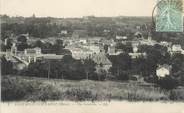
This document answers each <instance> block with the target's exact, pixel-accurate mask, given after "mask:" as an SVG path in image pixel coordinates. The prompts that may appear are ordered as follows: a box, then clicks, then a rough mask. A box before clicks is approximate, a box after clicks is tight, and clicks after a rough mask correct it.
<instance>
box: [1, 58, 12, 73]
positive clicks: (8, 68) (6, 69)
mask: <svg viewBox="0 0 184 113" xmlns="http://www.w3.org/2000/svg"><path fill="white" fill-rule="evenodd" d="M0 63H1V74H2V75H7V74H12V73H13V64H12V62H10V61H7V60H6V58H5V56H2V57H1V62H0Z"/></svg>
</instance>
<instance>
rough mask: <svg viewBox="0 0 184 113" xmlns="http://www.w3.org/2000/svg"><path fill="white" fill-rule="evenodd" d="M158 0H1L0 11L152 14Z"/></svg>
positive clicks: (64, 14)
mask: <svg viewBox="0 0 184 113" xmlns="http://www.w3.org/2000/svg"><path fill="white" fill-rule="evenodd" d="M155 3H156V0H0V13H1V14H7V15H9V16H24V17H29V16H32V15H33V14H35V15H36V16H37V17H48V16H49V17H62V18H65V17H82V16H90V15H93V16H103V17H106V16H107V17H108V16H151V14H152V10H153V7H154V4H155Z"/></svg>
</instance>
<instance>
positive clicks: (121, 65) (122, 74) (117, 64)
mask: <svg viewBox="0 0 184 113" xmlns="http://www.w3.org/2000/svg"><path fill="white" fill-rule="evenodd" d="M110 60H111V62H112V67H111V68H110V71H111V72H112V74H114V75H116V78H118V79H121V80H126V79H128V77H127V76H128V73H129V70H131V57H130V56H129V55H128V54H126V53H122V54H120V55H117V56H110Z"/></svg>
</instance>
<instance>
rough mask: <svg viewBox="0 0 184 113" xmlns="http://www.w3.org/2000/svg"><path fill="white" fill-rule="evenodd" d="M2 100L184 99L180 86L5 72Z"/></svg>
mask: <svg viewBox="0 0 184 113" xmlns="http://www.w3.org/2000/svg"><path fill="white" fill-rule="evenodd" d="M2 100H3V101H14V100H20V101H22V100H26V101H40V100H41V101H47V100H72V101H103V100H105V101H111V100H128V101H159V100H164V101H168V100H174V101H184V88H183V87H182V88H180V89H179V88H178V89H174V90H171V91H166V90H161V89H160V88H159V87H153V86H152V85H150V84H147V83H138V82H132V81H127V82H122V81H91V80H81V81H71V80H58V79H50V80H48V79H45V78H36V77H34V78H32V77H31V78H30V77H22V76H10V75H9V76H2Z"/></svg>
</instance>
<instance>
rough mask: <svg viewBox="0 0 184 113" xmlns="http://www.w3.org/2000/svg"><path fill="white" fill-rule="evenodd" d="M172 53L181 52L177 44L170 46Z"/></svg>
mask: <svg viewBox="0 0 184 113" xmlns="http://www.w3.org/2000/svg"><path fill="white" fill-rule="evenodd" d="M172 51H173V52H182V48H181V45H179V44H176V45H173V46H172Z"/></svg>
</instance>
